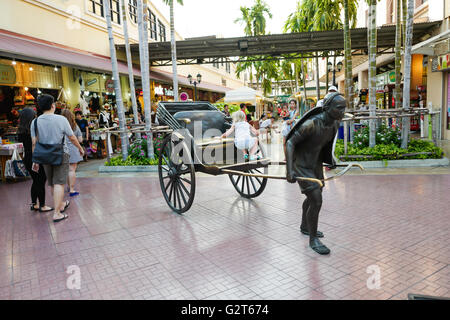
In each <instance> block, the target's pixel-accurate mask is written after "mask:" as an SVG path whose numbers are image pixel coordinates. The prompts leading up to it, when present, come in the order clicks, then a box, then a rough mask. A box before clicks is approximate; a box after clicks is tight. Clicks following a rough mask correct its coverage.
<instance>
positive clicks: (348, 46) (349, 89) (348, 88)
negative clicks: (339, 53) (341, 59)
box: [344, 0, 353, 110]
mask: <svg viewBox="0 0 450 320" xmlns="http://www.w3.org/2000/svg"><path fill="white" fill-rule="evenodd" d="M348 10H349V8H348V0H344V52H345V99H346V100H347V101H348V103H349V107H350V109H351V110H353V72H352V69H353V68H352V43H351V37H350V21H349V20H350V18H349V11H348Z"/></svg>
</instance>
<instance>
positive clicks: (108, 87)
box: [105, 79, 114, 93]
mask: <svg viewBox="0 0 450 320" xmlns="http://www.w3.org/2000/svg"><path fill="white" fill-rule="evenodd" d="M105 90H106V92H109V93H113V92H114V80H111V79H108V80H106V81H105Z"/></svg>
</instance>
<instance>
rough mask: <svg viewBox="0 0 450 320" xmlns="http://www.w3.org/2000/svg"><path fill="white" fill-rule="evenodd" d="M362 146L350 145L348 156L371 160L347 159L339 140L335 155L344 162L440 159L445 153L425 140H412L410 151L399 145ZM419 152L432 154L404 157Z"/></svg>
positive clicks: (342, 142)
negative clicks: (358, 156)
mask: <svg viewBox="0 0 450 320" xmlns="http://www.w3.org/2000/svg"><path fill="white" fill-rule="evenodd" d="M360 146H361V144H359V143H358V144H356V143H355V141H354V142H353V143H349V144H348V150H347V156H355V155H361V156H371V157H370V158H366V157H361V158H353V157H351V158H350V157H345V155H344V141H343V140H338V141H337V142H336V148H335V154H336V157H338V158H340V156H343V158H342V160H344V161H371V160H398V159H440V158H442V157H443V155H444V153H443V151H442V149H441V148H439V147H436V146H435V145H434V144H433V142H431V141H425V140H412V141H411V142H410V143H409V145H408V149H402V148H400V147H399V146H398V144H395V143H390V144H377V145H375V147H373V148H369V147H368V146H367V147H360ZM418 152H430V153H431V154H418V155H413V156H404V154H409V153H418Z"/></svg>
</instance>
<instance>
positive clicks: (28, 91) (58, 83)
mask: <svg viewBox="0 0 450 320" xmlns="http://www.w3.org/2000/svg"><path fill="white" fill-rule="evenodd" d="M62 85H63V83H62V77H61V68H60V67H57V66H48V65H47V66H46V65H39V64H33V63H28V62H24V61H16V60H8V59H0V136H1V137H2V138H3V139H6V140H8V141H9V142H16V141H17V128H18V121H19V116H20V111H21V110H22V109H23V108H26V107H31V108H35V109H36V99H37V97H38V95H39V94H41V93H47V94H50V95H52V96H53V97H54V98H55V100H56V101H58V104H57V105H58V107H59V108H61V107H63V106H64V105H65V102H64V100H62V99H61V98H62V96H63V95H62V94H61V93H62Z"/></svg>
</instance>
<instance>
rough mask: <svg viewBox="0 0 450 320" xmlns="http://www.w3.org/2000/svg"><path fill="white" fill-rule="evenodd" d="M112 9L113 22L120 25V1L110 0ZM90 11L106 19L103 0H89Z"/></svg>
mask: <svg viewBox="0 0 450 320" xmlns="http://www.w3.org/2000/svg"><path fill="white" fill-rule="evenodd" d="M109 6H110V9H111V21H112V22H115V23H117V24H120V4H119V0H109ZM88 11H89V12H92V13H93V14H96V15H98V16H100V17H105V13H104V12H103V0H89V2H88Z"/></svg>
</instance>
